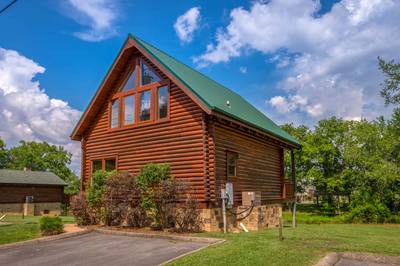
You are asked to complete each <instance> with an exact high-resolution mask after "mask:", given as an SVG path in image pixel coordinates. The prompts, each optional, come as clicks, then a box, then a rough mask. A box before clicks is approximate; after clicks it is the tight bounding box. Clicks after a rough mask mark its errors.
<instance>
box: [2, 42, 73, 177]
mask: <svg viewBox="0 0 400 266" xmlns="http://www.w3.org/2000/svg"><path fill="white" fill-rule="evenodd" d="M44 72H45V68H43V67H42V66H40V65H38V64H37V63H36V62H34V61H33V60H31V59H29V58H26V57H24V56H23V55H21V54H19V53H18V52H16V51H13V50H7V49H3V48H0V77H1V79H0V121H1V122H0V137H1V138H2V139H4V140H5V141H6V143H7V145H9V146H14V145H16V144H18V142H19V141H20V140H27V141H47V142H49V143H51V144H55V145H62V146H64V147H65V148H66V149H67V150H68V151H70V152H71V153H72V154H73V164H72V165H71V168H72V169H73V170H75V171H79V165H80V145H79V143H78V142H71V141H70V139H69V134H70V133H71V131H72V128H73V126H74V125H75V123H76V122H77V121H78V119H79V117H80V115H81V112H80V111H78V110H76V109H73V108H72V107H70V106H69V105H68V103H66V102H64V101H62V100H59V99H53V98H50V97H49V96H48V95H47V94H46V93H45V91H44V90H43V89H41V87H40V83H39V81H37V80H34V78H35V76H36V75H38V74H43V73H44Z"/></svg>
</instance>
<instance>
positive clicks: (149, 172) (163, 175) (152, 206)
mask: <svg viewBox="0 0 400 266" xmlns="http://www.w3.org/2000/svg"><path fill="white" fill-rule="evenodd" d="M169 179H171V174H170V166H169V165H168V164H155V163H149V164H146V165H145V166H143V167H142V169H141V170H140V173H139V175H138V176H137V177H136V181H137V184H138V186H139V188H140V191H141V195H142V198H141V200H140V207H141V208H143V209H144V210H145V211H146V212H147V213H148V214H149V216H150V217H151V218H152V221H153V224H152V227H153V228H163V225H162V224H160V223H163V221H161V219H162V218H161V217H160V216H162V215H163V214H160V212H159V210H160V208H159V206H160V205H159V204H157V203H156V198H157V197H158V198H160V197H159V196H157V195H156V194H157V193H158V194H159V193H160V192H161V191H157V189H158V187H159V186H160V184H161V182H163V181H166V180H169Z"/></svg>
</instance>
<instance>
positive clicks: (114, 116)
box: [110, 99, 119, 128]
mask: <svg viewBox="0 0 400 266" xmlns="http://www.w3.org/2000/svg"><path fill="white" fill-rule="evenodd" d="M110 126H111V128H116V127H118V126H119V99H115V100H113V101H112V102H111V125H110Z"/></svg>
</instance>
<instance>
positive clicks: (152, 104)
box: [109, 58, 170, 129]
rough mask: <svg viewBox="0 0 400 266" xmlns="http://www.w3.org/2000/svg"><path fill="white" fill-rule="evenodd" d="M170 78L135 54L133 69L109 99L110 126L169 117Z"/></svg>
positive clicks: (116, 126)
mask: <svg viewBox="0 0 400 266" xmlns="http://www.w3.org/2000/svg"><path fill="white" fill-rule="evenodd" d="M167 82H168V81H167V80H163V79H162V76H160V75H159V74H158V73H157V71H155V69H153V68H152V67H151V66H150V65H149V64H147V63H146V62H145V61H144V60H142V59H140V58H136V59H135V65H134V67H133V69H132V71H131V72H130V73H129V75H128V76H127V77H126V79H125V81H124V82H123V83H122V84H121V87H120V89H119V91H118V92H117V93H116V94H115V95H114V96H113V100H112V101H111V103H110V109H109V118H110V121H109V127H110V128H111V129H115V128H120V127H121V128H123V127H128V126H135V125H138V124H140V122H157V121H158V120H165V119H167V118H168V117H169V113H168V112H169V105H170V103H169V85H167V84H168V83H167Z"/></svg>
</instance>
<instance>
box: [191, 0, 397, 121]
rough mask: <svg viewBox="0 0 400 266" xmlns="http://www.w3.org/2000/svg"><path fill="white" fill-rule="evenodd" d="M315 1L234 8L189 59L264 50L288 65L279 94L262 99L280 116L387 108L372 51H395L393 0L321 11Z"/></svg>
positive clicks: (352, 114) (361, 113) (223, 58)
mask: <svg viewBox="0 0 400 266" xmlns="http://www.w3.org/2000/svg"><path fill="white" fill-rule="evenodd" d="M320 8H321V4H320V3H319V1H313V0H292V1H284V0H271V1H257V2H254V3H253V4H252V5H251V7H250V8H249V9H248V10H247V9H245V8H243V7H238V8H235V9H233V10H232V11H231V13H230V22H229V24H228V25H227V26H226V28H224V29H219V30H218V32H217V34H216V40H215V42H214V43H211V44H209V45H208V46H207V49H206V51H205V53H204V54H202V55H200V56H198V57H197V58H196V59H195V61H196V62H197V63H198V64H199V65H200V66H202V65H206V64H212V63H219V62H229V61H230V60H231V59H232V58H234V57H239V56H241V55H242V54H244V53H245V52H246V51H249V50H250V51H251V50H253V51H259V52H261V53H264V54H265V55H266V57H267V58H269V59H268V61H270V62H273V63H275V64H276V66H277V67H278V68H282V67H285V68H286V69H285V73H288V74H287V76H286V77H285V78H284V79H283V80H281V82H279V85H278V88H279V89H281V90H282V92H283V93H282V95H280V96H275V97H273V98H271V99H269V100H267V101H266V103H267V104H268V106H269V107H273V110H275V111H277V112H278V113H280V114H282V115H285V114H286V116H283V117H286V118H287V119H286V121H288V119H290V117H291V115H292V113H293V112H297V113H299V112H300V113H302V114H303V117H304V119H308V118H311V119H314V121H316V120H318V119H321V118H324V117H327V116H330V115H336V116H340V117H343V118H346V119H360V117H366V118H374V117H375V116H376V115H378V114H382V113H384V112H385V111H386V112H387V110H385V109H384V105H383V101H382V99H381V98H380V96H379V92H378V91H379V84H380V82H381V81H382V75H381V74H380V73H379V70H378V67H377V57H378V56H382V57H383V58H387V59H392V58H393V59H399V55H398V47H400V31H399V30H398V25H399V23H400V19H399V18H400V2H399V1H394V0H342V1H340V2H338V3H336V4H334V5H333V7H332V9H331V10H330V11H329V12H327V13H325V14H320V13H319V11H320ZM282 51H284V54H282ZM286 71H287V72H286ZM299 97H300V98H299ZM298 99H301V101H298ZM266 108H268V107H266Z"/></svg>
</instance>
